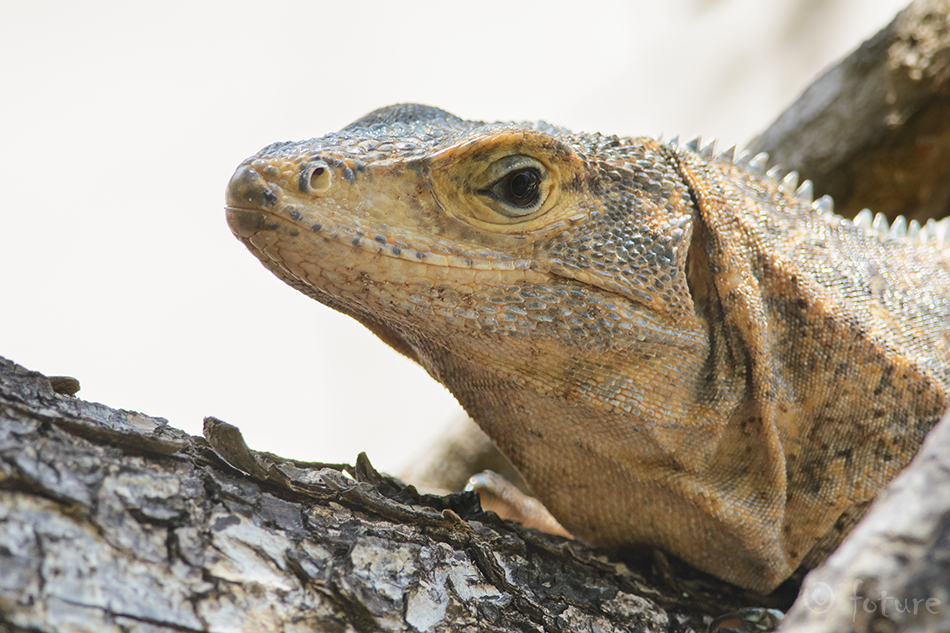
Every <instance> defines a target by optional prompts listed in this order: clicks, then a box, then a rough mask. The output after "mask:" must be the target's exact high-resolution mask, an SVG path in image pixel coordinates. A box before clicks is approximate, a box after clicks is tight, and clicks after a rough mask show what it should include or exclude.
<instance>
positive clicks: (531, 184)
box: [499, 168, 541, 208]
mask: <svg viewBox="0 0 950 633" xmlns="http://www.w3.org/2000/svg"><path fill="white" fill-rule="evenodd" d="M500 184H501V185H502V188H501V189H502V190H501V191H500V192H499V193H500V194H501V196H502V198H503V199H504V201H505V202H507V203H508V204H511V205H514V206H516V207H520V208H525V207H530V206H533V205H534V204H536V203H537V201H538V197H539V196H540V194H541V175H540V174H539V173H538V172H537V171H536V170H535V169H531V168H528V169H519V170H517V171H514V172H512V173H510V174H508V175H507V176H505V178H504V179H503V180H502V182H501V183H500Z"/></svg>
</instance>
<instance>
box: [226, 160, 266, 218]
mask: <svg viewBox="0 0 950 633" xmlns="http://www.w3.org/2000/svg"><path fill="white" fill-rule="evenodd" d="M225 197H226V199H227V204H228V206H229V207H239V208H255V209H263V208H266V207H271V206H273V205H274V203H276V202H277V196H276V195H274V192H273V191H271V189H270V187H268V186H267V183H266V182H265V181H264V179H263V178H261V177H260V175H259V174H258V173H257V172H256V171H254V170H253V169H251V168H250V167H249V166H247V165H242V166H241V167H238V169H237V171H235V172H234V175H233V176H231V180H230V181H229V182H228V189H227V193H226V194H225Z"/></svg>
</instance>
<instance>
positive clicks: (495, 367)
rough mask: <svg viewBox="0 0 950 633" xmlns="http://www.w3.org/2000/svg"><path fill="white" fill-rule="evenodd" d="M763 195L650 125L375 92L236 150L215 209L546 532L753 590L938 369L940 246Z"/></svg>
mask: <svg viewBox="0 0 950 633" xmlns="http://www.w3.org/2000/svg"><path fill="white" fill-rule="evenodd" d="M789 193H793V192H791V190H790V187H789V183H786V185H785V186H782V187H778V186H777V184H776V182H775V181H772V180H769V179H767V178H759V177H757V176H756V175H754V174H752V173H750V171H748V170H746V169H744V168H742V167H740V166H739V165H737V164H735V163H734V162H733V161H732V160H731V159H729V158H724V157H719V158H715V159H714V158H711V157H709V156H705V157H704V156H701V155H700V154H699V153H697V152H695V151H692V150H690V149H686V148H677V147H675V146H671V145H664V144H662V143H660V142H658V141H656V140H653V139H648V138H617V137H606V136H601V135H594V134H571V133H570V132H568V131H566V130H563V129H559V128H555V127H552V126H549V125H547V124H543V123H534V124H530V123H529V124H521V123H519V124H514V123H493V124H485V123H482V122H475V121H464V120H461V119H459V118H457V117H454V116H453V115H451V114H448V113H446V112H443V111H441V110H437V109H435V108H429V107H426V106H418V105H400V106H392V107H390V108H383V109H381V110H377V111H376V112H374V113H371V114H369V115H367V116H366V117H363V118H362V119H360V120H359V121H356V122H355V123H353V124H352V125H350V126H348V127H347V128H345V129H344V130H342V131H341V132H339V133H336V134H330V135H328V136H325V137H323V138H320V139H313V140H310V141H304V142H299V143H279V144H275V145H271V146H269V147H267V148H265V149H263V150H261V152H260V153H258V154H257V155H256V156H253V157H251V158H249V159H248V160H246V161H245V162H244V163H242V165H241V166H240V167H239V168H238V170H237V172H236V173H235V174H234V176H233V178H232V179H231V182H230V184H229V187H228V222H229V224H230V227H231V230H232V231H233V232H234V234H235V235H236V236H237V237H238V238H239V239H241V241H243V242H244V244H245V245H246V246H247V247H248V248H249V249H250V250H251V252H252V253H254V254H255V255H256V256H257V257H258V258H259V259H260V260H261V261H262V262H263V263H264V265H265V266H267V267H268V268H269V269H270V270H271V271H273V272H274V273H275V274H276V275H277V276H278V277H280V278H281V279H283V280H284V281H285V282H287V283H288V284H290V285H291V286H293V287H295V288H297V289H298V290H301V291H302V292H304V293H306V294H307V295H309V296H311V297H313V298H314V299H317V300H318V301H320V302H322V303H325V304H327V305H329V306H331V307H333V308H335V309H337V310H340V311H342V312H344V313H346V314H349V315H350V316H352V317H354V318H356V319H357V320H359V321H360V322H361V323H363V324H364V325H366V326H367V327H368V328H369V329H370V330H372V331H373V332H374V333H376V334H377V335H378V336H379V337H380V338H382V339H383V340H384V341H385V342H387V343H388V344H389V345H391V346H392V347H394V348H395V349H397V350H398V351H400V352H402V353H404V354H406V355H407V356H409V357H410V358H412V359H414V360H416V361H417V362H419V363H420V364H421V365H422V366H423V367H425V368H426V370H427V371H428V372H429V373H430V374H431V375H432V376H433V377H434V378H435V379H436V380H438V381H440V382H441V383H443V384H444V385H445V386H446V387H448V388H449V389H450V390H451V391H452V393H453V394H455V396H456V397H457V398H458V399H459V401H460V402H461V403H462V405H463V406H464V407H465V409H466V410H467V411H468V412H469V414H470V415H471V416H472V417H473V418H474V419H475V420H476V421H477V422H478V423H479V424H480V425H481V426H482V428H483V429H485V431H486V432H487V433H488V435H489V436H490V437H491V438H492V440H493V441H494V442H495V443H496V445H497V446H498V448H499V449H500V450H501V451H502V452H503V453H504V454H505V455H506V456H507V457H508V458H509V459H510V460H511V461H512V463H513V464H514V465H515V467H516V468H518V470H519V471H520V472H521V473H522V475H523V476H524V478H525V480H526V481H527V482H528V483H529V485H530V486H531V488H532V490H533V491H534V493H535V494H536V495H537V496H538V498H539V499H541V501H542V502H543V503H544V504H545V506H546V507H547V508H548V509H549V510H550V511H551V513H552V514H553V515H554V516H555V517H556V518H557V519H558V520H559V521H560V522H561V523H562V524H563V525H564V526H565V527H566V528H567V529H568V530H569V531H570V532H571V533H572V534H574V535H575V536H577V537H579V538H581V539H583V540H585V541H587V542H589V543H591V544H594V545H601V546H611V547H613V546H623V545H628V544H648V545H651V546H656V547H660V548H662V549H664V550H666V551H668V552H671V553H673V554H675V555H677V556H679V557H680V558H682V559H684V560H686V561H687V562H689V563H691V564H692V565H694V566H696V567H698V568H699V569H702V570H704V571H706V572H709V573H711V574H714V575H716V576H719V577H720V578H723V579H725V580H727V581H729V582H732V583H735V584H737V585H741V586H743V587H746V588H749V589H752V590H755V591H759V592H762V593H765V592H769V591H771V590H772V589H773V588H774V587H775V586H776V585H778V584H779V583H780V582H781V581H782V580H783V579H785V578H787V577H788V576H789V575H790V574H791V573H792V572H793V571H794V570H795V569H796V568H798V567H799V566H813V565H815V564H817V563H818V562H820V560H822V559H823V558H824V557H825V556H826V555H827V554H828V553H829V552H830V551H831V550H832V549H833V548H834V547H835V546H836V545H837V543H838V542H839V541H840V540H841V538H842V537H843V535H844V534H845V533H846V532H847V531H848V530H849V529H850V528H851V526H852V525H853V524H854V522H855V521H856V520H857V519H858V518H859V517H860V516H861V514H863V512H864V510H865V509H866V507H867V505H868V503H869V502H870V500H871V499H872V498H873V497H874V495H875V494H876V493H877V491H878V490H879V489H880V488H881V486H883V485H884V484H885V483H886V482H887V481H888V480H890V479H891V478H892V477H893V476H894V475H895V474H896V473H897V472H898V471H899V470H900V469H901V468H903V467H904V466H905V465H906V464H907V463H908V461H909V460H910V459H911V458H912V457H913V455H914V453H915V452H916V451H917V448H918V446H919V444H920V442H921V441H922V439H923V437H924V435H925V434H926V433H927V431H928V430H929V429H930V428H931V427H932V426H933V424H934V423H935V422H936V421H937V419H938V417H939V416H940V414H941V413H942V412H943V410H944V409H945V407H946V406H947V389H948V387H950V264H948V261H950V258H948V256H947V252H946V249H945V247H944V246H941V245H940V244H938V243H937V242H936V241H935V240H934V239H909V238H901V237H890V236H887V235H883V234H882V233H881V232H880V231H875V230H871V229H869V228H865V227H863V226H858V225H856V224H855V223H852V222H849V221H846V220H843V219H842V218H840V217H838V216H835V215H834V214H833V213H831V212H829V211H826V210H823V209H822V208H821V205H815V206H816V207H817V208H813V205H811V204H809V202H810V201H808V200H804V201H803V200H801V199H799V198H796V197H795V196H794V195H789ZM367 388H368V389H372V386H371V385H369V386H367Z"/></svg>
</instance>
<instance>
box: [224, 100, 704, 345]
mask: <svg viewBox="0 0 950 633" xmlns="http://www.w3.org/2000/svg"><path fill="white" fill-rule="evenodd" d="M579 141H581V142H579ZM599 146H603V147H604V148H608V147H609V148H612V150H613V152H612V153H613V155H615V160H613V161H609V162H608V161H605V160H604V158H603V157H602V156H599V157H597V158H596V159H593V158H590V157H589V154H590V150H596V149H597V148H598V147H599ZM578 147H583V148H584V149H585V151H586V152H587V154H585V153H581V152H579V151H578V149H577V148H578ZM660 151H662V150H661V149H660V148H659V146H658V144H656V143H655V142H652V141H650V140H646V141H645V143H637V144H634V143H631V142H630V141H629V140H620V139H617V138H616V137H601V136H599V135H595V136H585V137H583V139H579V137H577V136H575V135H572V134H570V133H569V132H568V131H567V130H564V129H561V128H556V127H554V126H551V125H548V124H545V123H483V122H479V121H465V120H462V119H460V118H458V117H456V116H454V115H452V114H449V113H448V112H445V111H443V110H439V109H437V108H432V107H428V106H422V105H416V104H403V105H397V106H390V107H387V108H382V109H380V110H377V111H375V112H372V113H370V114H368V115H366V116H364V117H363V118H361V119H359V120H358V121H356V122H354V123H352V124H351V125H349V126H347V127H346V128H344V129H343V130H341V131H340V132H338V133H334V134H329V135H327V136H324V137H323V138H319V139H311V140H309V141H303V142H297V143H276V144H273V145H270V146H268V147H266V148H264V149H263V150H261V151H260V152H259V153H258V154H257V155H255V156H253V157H251V158H249V159H247V160H246V161H244V163H242V165H241V166H240V167H239V168H238V170H237V171H236V172H235V174H234V176H233V177H232V179H231V182H230V183H229V185H228V191H227V204H228V222H229V224H230V226H231V229H232V231H233V232H234V233H235V235H236V236H238V237H239V238H240V239H241V240H242V241H244V243H245V244H246V245H247V246H248V248H249V249H250V250H251V251H252V252H254V254H255V255H257V256H258V257H259V258H260V259H261V261H262V262H263V263H264V264H265V265H266V266H267V267H268V268H270V269H271V270H272V271H273V272H275V273H276V274H277V275H278V276H279V277H281V278H282V279H284V280H285V281H286V282H288V283H289V284H290V285H292V286H295V287H297V288H299V289H301V290H303V291H304V292H307V293H308V294H311V295H313V296H315V298H317V299H318V300H320V301H323V302H325V303H329V304H330V305H332V306H333V307H335V308H337V309H340V310H342V311H344V312H346V313H348V314H351V315H352V316H354V317H356V318H357V319H359V320H360V321H362V322H363V323H364V324H366V325H368V326H370V328H371V329H373V330H374V331H376V332H377V334H381V330H386V332H387V335H386V336H384V337H383V338H384V339H386V340H387V342H389V343H390V344H393V345H395V346H396V347H397V348H398V349H400V351H402V352H404V353H407V354H409V355H410V356H413V357H418V355H417V354H415V353H414V352H413V351H412V343H411V342H410V340H409V339H412V338H414V337H413V336H411V330H412V329H414V327H418V323H416V324H415V326H414V325H413V324H412V323H410V321H413V320H421V321H422V322H423V324H425V322H426V321H427V320H430V319H431V318H436V317H437V318H441V319H448V320H454V321H459V322H460V324H464V325H466V326H468V327H471V328H474V329H476V330H479V331H482V332H491V331H502V332H505V331H510V332H516V331H517V330H518V329H520V328H519V324H518V322H519V321H524V322H525V323H522V324H521V325H531V324H534V325H537V324H539V323H549V322H551V321H553V320H557V319H558V315H559V314H560V313H563V312H564V311H565V305H564V301H562V300H557V301H556V302H554V303H553V304H552V303H551V302H549V303H548V304H545V305H543V306H542V305H541V303H542V302H540V301H526V300H525V299H527V298H530V297H524V296H521V295H520V294H519V293H520V292H521V291H522V290H524V289H525V288H527V286H530V285H533V284H534V285H542V286H543V285H545V284H552V283H553V284H557V285H558V286H559V289H558V291H559V292H570V291H571V289H573V288H576V287H583V288H584V289H585V291H587V290H590V289H593V292H594V293H595V294H597V295H598V296H600V297H602V298H603V299H605V300H609V299H611V298H616V299H617V300H618V301H620V304H618V306H615V308H618V309H619V306H627V305H628V304H629V303H633V304H637V305H639V306H645V308H646V309H649V310H651V311H654V312H657V313H665V314H666V315H667V316H668V317H669V318H675V317H676V316H677V315H681V314H682V313H683V312H684V311H686V312H688V311H689V309H688V304H689V300H688V297H687V294H688V293H687V288H686V284H685V276H684V270H683V269H684V262H685V255H686V253H685V246H684V245H685V244H686V243H687V238H688V231H689V221H690V218H691V216H692V211H691V209H690V205H689V198H688V193H687V191H686V189H685V187H684V186H683V185H682V184H680V183H678V182H676V181H675V176H674V175H673V173H672V170H670V172H669V173H663V171H662V169H661V167H658V166H662V164H663V161H662V160H660V159H659V158H658V157H657V156H656V155H655V154H656V153H657V152H660ZM644 192H653V193H654V194H655V195H654V198H655V203H654V204H652V205H651V204H650V201H649V200H648V199H645V198H644V195H643V193H644ZM384 286H385V287H386V288H387V290H383V287H384ZM409 288H414V289H415V291H414V292H407V291H408V289H409ZM439 288H443V289H444V292H443V293H442V295H443V296H442V298H440V297H439V296H432V297H428V296H427V297H423V296H422V295H433V294H434V295H438V294H439V293H438V289H439ZM529 292H530V291H529ZM420 293H422V294H420ZM475 294H478V295H479V296H478V297H474V296H473V295H475ZM512 294H514V295H518V299H517V300H515V304H514V305H512V304H511V301H509V300H508V299H506V298H505V297H509V296H511V295H512ZM390 295H391V296H390ZM449 296H451V297H452V298H451V299H449V298H448V297H449ZM526 304H527V305H526ZM491 306H495V307H496V309H495V310H494V311H492V309H491ZM506 308H511V309H509V310H508V311H507V312H506ZM430 313H431V314H430ZM384 314H385V315H386V316H383V315H384ZM605 318H606V319H608V321H609V320H611V319H612V320H615V321H618V322H619V321H623V320H624V319H623V318H621V319H618V318H617V315H615V314H612V315H609V316H606V317H605ZM403 323H404V324H405V325H406V328H407V329H408V330H410V331H408V332H407V331H405V330H403V329H402V328H400V327H399V324H403ZM595 324H596V320H592V321H591V322H590V323H577V324H576V326H577V327H580V328H587V329H588V330H590V329H591V326H592V325H595ZM611 325H614V326H616V325H617V323H614V324H609V323H606V322H605V323H604V325H603V326H601V327H610V326H611ZM532 327H533V326H532ZM398 341H402V342H398Z"/></svg>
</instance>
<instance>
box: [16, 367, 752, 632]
mask: <svg viewBox="0 0 950 633" xmlns="http://www.w3.org/2000/svg"><path fill="white" fill-rule="evenodd" d="M205 431H206V435H207V437H208V438H209V440H210V441H209V440H205V439H204V438H197V437H191V436H189V435H186V434H185V433H183V432H181V431H179V430H177V429H174V428H172V427H170V426H168V424H167V423H166V422H165V421H164V420H162V419H159V418H152V417H148V416H146V415H142V414H140V413H135V412H131V411H118V410H114V409H110V408H108V407H105V406H103V405H100V404H95V403H89V402H84V401H82V400H79V399H76V398H72V397H69V396H63V395H59V394H57V393H55V392H53V391H52V389H51V387H50V382H49V380H48V379H47V378H46V377H45V376H42V375H41V374H37V373H34V372H29V371H27V370H26V369H24V368H22V367H19V366H17V365H15V364H14V363H12V362H10V361H7V360H5V359H0V630H3V631H90V632H91V631H96V632H108V631H115V632H116V633H118V632H120V631H148V632H159V631H163V632H164V631H168V632H172V631H175V632H181V631H249V632H250V631H282V632H298V631H301V632H302V631H341V632H343V631H561V630H597V631H631V630H638V631H639V630H642V631H694V630H702V628H703V627H704V625H705V624H704V621H708V619H709V618H708V617H706V618H705V619H704V617H703V616H704V612H705V613H706V614H709V613H718V611H719V610H721V609H723V608H724V607H725V608H730V607H737V606H741V605H745V604H749V602H748V601H749V600H750V599H751V598H748V597H746V596H743V595H742V594H741V593H735V592H732V591H731V590H730V589H728V588H723V590H720V588H719V587H718V583H716V582H715V581H712V580H709V579H701V578H700V579H694V580H692V581H688V582H680V581H679V578H678V574H676V573H675V572H674V571H671V570H672V568H670V569H666V568H664V569H659V570H658V571H654V572H652V574H651V575H650V576H647V575H643V574H638V573H635V572H633V571H631V569H630V568H629V567H628V566H626V565H625V564H623V563H621V562H619V561H618V560H616V559H613V560H612V559H609V558H607V557H605V556H603V555H601V554H598V553H596V552H594V551H592V550H590V549H589V548H586V547H583V546H581V545H580V544H578V543H575V542H572V541H568V540H566V539H563V538H559V537H554V536H547V535H543V534H540V533H538V532H535V531H533V530H527V529H525V528H521V527H520V526H517V525H514V524H510V523H505V522H503V521H501V520H500V519H498V518H497V517H496V516H494V515H493V514H489V513H484V512H482V511H481V509H480V508H479V506H478V502H477V497H476V496H475V495H474V494H473V493H461V494H454V495H448V496H445V497H436V496H427V495H420V494H418V493H417V492H416V491H415V490H414V489H413V488H411V487H407V486H405V485H404V484H402V483H400V482H399V481H397V480H394V479H392V478H390V477H388V476H385V475H381V474H380V473H378V472H376V471H375V470H374V469H373V468H372V466H371V465H370V464H369V462H368V460H367V459H366V458H365V457H363V456H361V457H360V458H359V459H358V461H357V464H356V466H355V467H350V466H346V465H331V464H305V463H301V462H289V461H286V460H282V459H280V458H277V457H275V456H271V455H266V454H261V453H255V452H253V451H250V450H249V449H248V448H247V447H246V446H245V445H244V443H243V439H242V438H241V436H240V433H239V432H238V431H237V430H236V429H235V428H234V427H231V426H229V425H227V424H225V423H223V422H221V421H218V420H215V419H213V418H209V419H208V420H206V424H205Z"/></svg>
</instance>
